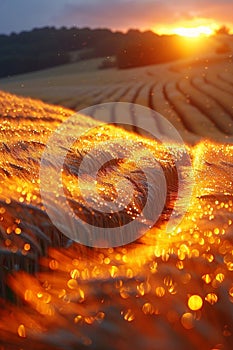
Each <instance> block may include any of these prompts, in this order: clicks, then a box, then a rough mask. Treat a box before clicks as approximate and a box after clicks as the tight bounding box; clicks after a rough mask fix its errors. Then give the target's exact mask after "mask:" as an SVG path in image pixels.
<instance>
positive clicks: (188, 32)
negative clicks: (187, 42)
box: [173, 26, 214, 38]
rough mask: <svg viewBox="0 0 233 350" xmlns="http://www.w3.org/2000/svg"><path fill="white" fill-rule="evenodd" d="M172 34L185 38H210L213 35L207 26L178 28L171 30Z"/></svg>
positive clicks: (212, 31)
mask: <svg viewBox="0 0 233 350" xmlns="http://www.w3.org/2000/svg"><path fill="white" fill-rule="evenodd" d="M173 33H174V34H177V35H180V36H184V37H187V38H198V37H200V36H210V35H213V34H214V30H213V29H212V28H210V27H208V26H198V27H191V28H190V27H189V28H185V27H180V28H175V29H174V30H173Z"/></svg>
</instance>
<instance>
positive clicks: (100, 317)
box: [0, 102, 233, 349]
mask: <svg viewBox="0 0 233 350" xmlns="http://www.w3.org/2000/svg"><path fill="white" fill-rule="evenodd" d="M38 106H39V107H40V108H41V105H40V103H39V102H38ZM59 111H60V110H59ZM61 112H62V113H63V114H64V113H65V112H64V111H60V112H59V115H61ZM35 115H36V112H35ZM85 121H86V120H85V118H83V119H82V122H83V123H84V122H85ZM90 123H91V121H90ZM55 126H56V125H53V127H52V126H51V125H50V121H49V122H48V124H47V125H46V127H45V125H43V122H42V123H41V125H40V128H41V127H42V129H43V127H44V129H43V130H44V133H46V132H47V135H46V136H44V138H45V139H46V137H48V134H49V132H51V131H52V129H53V128H54V127H55ZM16 127H17V126H16ZM21 128H22V126H21ZM111 130H112V129H111V127H109V128H108V129H107V130H105V131H104V132H103V134H100V138H101V137H102V138H106V139H107V138H108V137H111V136H113V135H112V134H113V132H112V131H111ZM111 132H112V133H111ZM121 132H122V135H125V136H126V135H127V137H132V138H134V140H136V141H137V142H139V140H140V142H141V139H140V138H139V137H137V136H133V135H130V136H129V134H126V133H125V132H124V131H121ZM30 137H31V138H33V140H34V142H35V144H36V145H35V147H38V149H39V150H40V152H41V150H42V149H43V147H41V144H40V143H39V142H41V140H40V138H41V136H38V135H37V134H36V133H35V134H33V136H32V135H31V136H30ZM34 138H35V139H34ZM5 142H6V140H5ZM145 143H146V145H147V146H148V147H150V149H153V152H154V155H155V157H160V158H161V157H164V160H165V161H169V159H170V158H169V157H168V155H167V154H166V152H165V151H164V149H163V147H162V146H161V145H157V144H155V143H154V142H152V141H145ZM33 147H34V146H33ZM25 149H26V145H25V144H24V145H23V147H22V150H21V151H22V152H25ZM38 149H37V152H39V151H38ZM188 150H189V153H190V155H191V158H192V164H193V168H194V176H195V180H196V181H195V185H194V190H193V194H192V198H191V203H190V206H189V208H188V210H187V213H186V215H185V216H184V218H183V220H182V221H181V223H180V224H179V226H178V227H177V228H176V229H175V230H174V232H171V233H169V234H168V233H167V232H166V231H165V230H164V226H163V225H164V222H161V223H160V224H159V225H158V226H155V227H153V228H151V229H150V230H149V231H148V232H147V233H146V234H145V235H144V236H143V237H142V238H140V239H139V240H138V241H136V242H133V243H132V244H130V245H127V246H125V247H118V248H109V249H90V248H87V247H84V246H81V245H79V244H77V243H76V244H72V245H70V244H69V243H70V242H68V243H67V240H65V239H64V237H61V236H60V234H59V233H58V232H56V231H55V230H52V229H51V223H48V219H47V218H46V217H45V216H44V212H43V208H42V206H41V203H40V196H39V186H38V185H39V181H38V174H36V173H35V169H36V166H35V164H34V163H33V165H31V163H29V169H30V171H29V172H28V173H26V175H25V173H23V175H22V173H21V172H18V169H16V168H11V167H10V165H9V164H4V167H3V168H4V170H5V171H8V172H10V171H11V173H12V176H11V177H7V176H5V175H4V176H3V179H4V181H3V182H2V187H1V188H0V193H1V208H0V215H1V224H2V228H3V229H5V236H4V247H3V248H4V249H3V250H2V252H3V253H4V254H5V250H6V249H9V250H7V252H8V254H9V256H10V257H12V255H14V254H15V253H17V254H15V255H17V256H19V255H20V253H21V252H23V251H24V252H25V254H26V255H25V256H23V258H22V257H21V258H20V259H19V260H16V262H17V264H18V266H23V267H24V269H27V267H28V265H30V264H31V265H32V263H31V261H33V260H29V261H30V264H28V261H27V260H24V259H25V257H26V258H28V259H33V258H34V257H35V256H36V257H38V256H41V255H43V251H41V249H42V248H41V247H43V248H44V249H45V248H47V250H46V253H47V254H44V255H46V256H45V257H43V258H41V259H40V264H39V265H38V266H37V271H36V272H35V271H33V272H34V274H29V273H26V272H22V271H19V272H15V273H14V274H11V275H10V276H8V277H9V278H8V280H9V286H10V288H11V289H12V290H13V291H14V293H15V294H16V295H17V301H18V302H19V305H20V307H18V306H16V305H12V303H9V304H7V306H6V307H5V310H3V311H2V312H1V318H0V331H1V336H3V335H4V336H6V337H7V335H8V338H7V341H8V342H9V341H10V342H13V343H14V342H15V343H16V344H17V346H18V345H19V343H17V342H19V340H20V341H21V342H20V348H28V343H27V344H26V345H25V343H24V341H26V340H28V339H30V341H31V343H30V348H33V347H32V345H33V344H36V343H38V342H39V341H40V340H39V339H43V342H46V341H47V338H49V339H50V341H51V339H53V341H54V342H55V345H57V346H60V339H59V340H56V339H55V337H53V335H54V334H59V332H61V333H62V332H67V333H65V334H66V336H65V337H63V338H62V341H63V342H64V344H65V343H66V341H67V342H68V341H69V339H70V337H73V338H72V339H73V340H74V341H77V339H78V342H79V343H80V344H85V345H90V344H91V343H92V339H91V336H90V334H91V333H92V332H93V333H92V334H98V332H100V334H101V337H102V339H103V340H102V341H103V342H104V341H106V338H105V336H106V333H105V332H104V329H110V328H111V327H112V329H113V333H114V334H123V335H124V337H128V336H129V334H130V336H132V339H133V337H136V335H137V333H138V334H139V335H140V337H143V336H145V337H146V336H151V337H153V339H155V341H156V339H161V337H163V338H166V337H165V335H164V333H162V334H161V332H160V330H161V328H162V327H161V323H162V324H163V325H164V329H167V334H169V336H170V335H171V336H172V334H173V332H175V331H177V332H178V333H179V335H180V337H184V338H185V340H186V341H187V342H188V344H189V345H190V344H191V345H192V347H193V348H195V346H196V348H197V344H196V343H195V339H198V348H203V349H204V348H214V346H215V345H216V344H223V343H224V344H227V343H226V342H227V340H226V338H229V337H230V334H231V331H230V326H231V325H230V322H229V319H230V317H231V315H232V307H233V284H232V271H233V242H232V223H233V213H232V210H233V196H232V184H233V179H232V159H233V146H232V145H220V144H214V143H211V142H207V141H205V142H201V143H199V144H197V145H196V146H195V147H192V148H191V147H190V148H188ZM37 152H36V153H37ZM12 153H13V152H12ZM22 154H23V155H24V156H25V154H24V153H22ZM22 154H21V155H22ZM27 155H28V153H27ZM17 157H19V155H18V154H17ZM37 157H38V155H37ZM160 158H159V159H160ZM22 159H25V158H23V157H22ZM18 163H20V158H19V159H18ZM38 164H39V163H37V166H38ZM21 165H22V166H23V165H24V166H25V164H24V162H23V161H22V164H21ZM30 166H31V168H30ZM12 177H13V178H14V181H13V180H12ZM70 179H71V176H70V175H69V174H64V181H65V183H66V184H67V187H68V188H69V190H70V193H71V194H72V195H74V197H75V199H76V203H78V204H79V203H80V202H79V201H80V197H79V196H78V193H77V189H75V186H74V184H73V183H72V181H70ZM32 180H33V181H32ZM9 188H10V191H9ZM28 193H30V195H28ZM9 197H10V198H9ZM20 198H23V200H22V201H21V200H20ZM19 202H20V203H21V204H20V205H19ZM14 203H16V208H17V210H15V207H14V206H13V204H14ZM25 205H27V207H26V208H27V209H26V210H25ZM20 208H23V210H22V212H20ZM165 220H166V216H164V221H165ZM28 221H30V225H29V226H26V225H25V222H28ZM23 224H24V226H23ZM33 232H36V235H33ZM52 239H53V242H55V243H56V244H54V245H56V247H53V248H51V247H50V248H49V246H51V241H52ZM24 240H26V242H25V241H24ZM29 242H30V243H29ZM62 246H66V247H63V248H62ZM10 254H11V255H10ZM33 254H34V255H33ZM11 259H12V258H11ZM12 260H13V259H12ZM9 261H10V259H9ZM13 263H15V261H14V260H13ZM20 264H21V265H20ZM23 264H24V265H23ZM29 272H30V271H29ZM223 291H224V292H223ZM219 310H220V311H219ZM219 315H221V317H219ZM9 319H10V322H9ZM151 320H152V321H153V322H152V321H151ZM105 322H107V323H105ZM207 323H208V325H209V327H210V328H208V329H210V331H209V332H210V334H209V336H206V332H201V331H200V329H206V324H207ZM128 324H129V325H133V328H128V327H129V326H128ZM109 325H110V326H109ZM87 327H88V332H87V331H86V329H87ZM215 328H216V329H218V330H219V331H218V332H216V335H215V334H214V341H212V340H211V339H212V336H213V333H214V332H213V330H214V329H215ZM132 329H133V330H134V333H130V332H132ZM190 330H192V332H193V337H189V335H190V333H189V331H190ZM87 333H88V336H87ZM9 334H10V336H9ZM132 334H133V335H132ZM14 337H15V338H14ZM101 337H100V338H101ZM19 338H20V339H19ZM114 339H115V338H114ZM56 342H57V343H56ZM48 343H49V342H48ZM49 344H50V343H49ZM64 346H65V345H64ZM68 347H69V345H68V346H67V348H68ZM100 348H101V347H100ZM167 348H168V347H167ZM226 348H227V347H226Z"/></svg>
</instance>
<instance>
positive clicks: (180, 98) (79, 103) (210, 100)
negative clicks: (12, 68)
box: [0, 37, 233, 144]
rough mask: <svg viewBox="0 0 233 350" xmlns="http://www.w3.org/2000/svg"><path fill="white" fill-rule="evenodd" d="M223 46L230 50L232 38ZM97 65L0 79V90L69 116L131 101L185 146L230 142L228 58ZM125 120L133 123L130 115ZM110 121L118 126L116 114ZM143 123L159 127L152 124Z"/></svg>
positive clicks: (209, 55) (232, 85)
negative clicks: (157, 117) (163, 121)
mask: <svg viewBox="0 0 233 350" xmlns="http://www.w3.org/2000/svg"><path fill="white" fill-rule="evenodd" d="M222 40H223V39H222ZM225 40H226V39H225ZM227 42H229V43H230V47H231V46H232V39H231V37H230V39H228V41H227ZM215 47H216V43H215V45H214V48H215ZM100 63H101V59H95V60H89V61H83V62H78V63H73V64H70V65H65V66H61V67H57V68H53V69H48V70H45V71H40V72H35V73H31V74H26V75H22V76H16V77H11V78H8V79H2V80H0V88H1V89H2V90H5V91H9V92H12V93H16V94H18V95H22V96H30V97H33V98H38V99H41V100H43V101H45V102H48V103H52V104H57V105H61V106H64V107H68V108H70V109H72V110H74V111H79V110H81V109H83V108H86V107H89V106H92V105H96V104H99V103H105V102H120V101H121V102H132V103H136V104H140V105H143V106H147V107H150V108H151V109H154V110H156V111H157V112H159V113H160V114H162V115H163V116H165V117H166V118H167V119H168V120H169V121H170V122H171V123H172V124H173V125H174V126H175V127H176V128H177V130H179V132H180V134H181V136H182V137H183V139H184V140H185V141H186V142H187V143H189V144H195V143H196V142H197V141H198V140H200V139H203V138H204V139H211V140H215V141H219V142H232V140H233V138H232V137H233V124H232V121H233V107H232V95H233V65H232V54H231V53H227V54H215V53H213V50H212V51H210V52H205V50H204V49H202V50H201V54H200V53H199V52H195V54H193V57H191V58H190V59H186V60H183V61H182V60H181V61H177V62H172V63H167V64H161V65H155V66H147V67H142V68H135V69H128V70H117V69H108V70H99V69H98V67H99V65H100ZM93 116H94V112H93ZM94 117H95V116H94ZM126 118H127V120H128V122H133V117H132V115H130V111H129V112H128V116H126ZM109 121H110V122H111V121H115V122H117V113H115V115H114V113H113V114H112V115H111V116H110V117H109ZM143 122H144V123H145V124H147V123H148V124H149V125H150V127H151V126H152V127H153V123H154V127H155V128H158V125H156V121H151V120H147V119H146V118H145V120H144V121H143ZM134 131H135V128H134ZM136 131H137V130H136ZM159 132H160V133H161V134H162V133H163V130H159Z"/></svg>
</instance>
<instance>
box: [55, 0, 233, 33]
mask: <svg viewBox="0 0 233 350" xmlns="http://www.w3.org/2000/svg"><path fill="white" fill-rule="evenodd" d="M232 12H233V4H232V0H224V1H221V2H220V1H219V0H218V1H217V0H190V1H186V0H179V2H173V1H170V0H163V1H162V0H157V1H156V0H143V1H141V0H111V1H108V0H92V1H90V0H85V1H83V0H81V1H79V2H77V1H76V2H72V1H71V0H70V2H69V3H66V4H64V6H63V8H62V9H61V11H60V13H59V14H58V15H57V16H55V17H53V21H54V22H56V24H61V23H63V24H64V25H68V26H72V25H77V26H87V25H88V26H91V27H111V28H114V29H126V28H129V27H133V28H136V27H139V28H151V27H156V26H158V25H159V24H162V25H168V26H172V25H173V24H174V23H177V22H181V21H192V20H193V19H194V18H195V17H197V16H199V17H202V18H213V19H216V20H218V21H220V22H221V21H227V22H228V23H229V22H232V20H231V17H232Z"/></svg>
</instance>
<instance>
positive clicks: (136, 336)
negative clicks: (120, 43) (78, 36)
mask: <svg viewBox="0 0 233 350" xmlns="http://www.w3.org/2000/svg"><path fill="white" fill-rule="evenodd" d="M99 63H100V61H99V60H93V61H88V62H81V63H76V64H72V65H69V66H64V67H59V68H56V69H55V68H54V69H50V70H47V71H43V72H37V73H32V74H28V75H25V76H18V77H12V78H8V79H5V80H1V81H0V89H1V90H5V91H10V92H12V93H16V94H17V95H24V96H31V97H34V98H37V99H38V100H34V99H31V98H24V97H20V96H15V95H11V94H9V93H7V92H4V91H0V120H1V124H0V149H1V157H0V252H1V256H0V277H1V283H0V295H1V299H0V306H1V309H0V349H1V350H19V349H35V350H47V349H49V350H76V349H80V350H85V349H88V348H89V349H90V350H109V349H112V350H129V349H131V348H132V349H135V350H141V349H143V350H186V349H190V350H199V349H207V350H232V344H233V327H232V325H233V317H232V315H233V283H232V271H233V235H232V225H233V189H232V183H233V173H232V167H233V144H232V141H233V126H232V125H233V124H232V123H233V108H232V107H233V104H232V103H233V99H232V97H233V69H232V56H231V54H227V55H225V54H222V55H211V56H210V57H208V58H207V56H205V57H200V59H198V60H194V59H193V58H192V59H190V60H187V61H179V62H173V63H169V64H163V65H160V66H148V67H143V68H137V69H131V70H124V71H117V70H115V69H110V70H98V69H97V67H98V65H99ZM39 99H40V100H39ZM41 99H42V100H44V101H45V102H50V103H53V104H55V105H50V104H47V103H44V102H42V101H41ZM118 101H122V102H133V103H136V104H140V105H142V106H149V107H151V108H154V109H156V110H157V111H158V112H160V113H161V114H162V115H164V116H166V118H167V119H168V120H169V121H171V123H172V124H173V125H174V126H175V127H176V128H177V130H179V132H180V133H181V135H182V137H183V139H184V140H185V142H186V144H185V146H184V147H182V146H180V145H179V146H177V145H174V144H173V145H170V144H169V147H167V145H166V144H161V143H159V142H157V141H155V140H151V139H149V138H144V137H142V136H141V135H138V134H137V133H140V132H141V130H137V129H136V130H135V129H134V128H133V127H132V131H134V132H128V131H126V130H122V129H119V128H118V129H117V128H115V127H114V126H113V125H107V126H106V125H105V126H104V127H102V126H101V125H99V123H98V121H96V120H93V119H92V118H89V117H87V116H83V115H81V114H79V115H78V117H77V119H76V122H75V123H73V124H72V128H73V129H74V130H75V131H80V132H82V131H86V130H87V129H88V130H89V129H90V130H89V131H88V133H84V134H83V135H82V137H81V138H80V139H78V140H75V141H74V139H73V138H72V136H73V134H72V133H68V139H69V138H70V140H71V141H72V146H71V147H70V148H69V147H68V146H67V144H66V143H64V144H63V143H62V142H60V133H59V132H58V133H57V135H58V139H56V138H55V139H53V138H52V142H51V143H50V147H51V150H52V151H53V152H52V156H51V157H50V158H49V157H48V158H45V161H44V163H43V164H44V167H45V168H44V169H45V170H44V171H45V172H44V173H43V172H41V164H42V159H43V156H42V155H43V152H44V150H45V147H46V144H47V142H48V139H49V137H50V136H51V135H54V131H55V129H56V128H58V127H59V125H61V124H62V122H63V124H62V125H63V128H64V122H65V121H66V120H67V119H69V118H68V117H71V116H72V115H73V113H74V111H75V110H80V109H82V108H85V107H88V106H91V105H95V104H97V103H101V102H113V103H115V102H118ZM61 105H63V106H65V107H68V108H69V109H68V108H65V107H62V106H61ZM113 106H114V105H113ZM116 108H117V106H116ZM116 108H113V112H114V113H112V114H110V115H109V121H110V122H115V121H117V118H118V117H119V116H120V111H119V110H118V111H117V110H116ZM92 110H93V116H94V117H96V115H98V116H100V113H98V112H99V111H98V109H97V108H93V109H92ZM118 112H119V113H118ZM124 113H125V111H124ZM134 117H135V115H134V114H133V113H132V110H131V109H130V108H129V110H128V112H127V114H126V115H125V118H126V121H131V122H132V124H133V123H134V121H135V120H134ZM142 118H143V123H145V125H147V126H149V127H150V128H151V129H152V128H153V127H154V128H155V130H158V131H159V133H161V135H162V134H163V133H165V132H166V133H167V130H163V124H162V125H161V124H156V123H157V120H155V119H153V118H151V117H150V115H149V114H148V116H147V117H146V116H145V115H144V116H143V117H142ZM153 123H154V124H153ZM153 125H154V126H153ZM74 126H75V127H74ZM61 130H62V129H60V131H61ZM65 130H68V131H69V132H70V130H72V129H69V128H67V129H66V128H65ZM135 131H136V132H137V133H135ZM54 140H55V142H53V141H54ZM57 140H58V142H57ZM127 142H128V143H127ZM128 144H130V145H131V146H132V147H128V146H127V145H128ZM171 146H172V147H171ZM92 150H94V151H95V152H97V153H93V154H91V153H90V152H91V151H92ZM64 151H65V153H66V155H65V159H64V163H62V169H58V167H59V164H60V154H61V152H64ZM56 152H58V153H56ZM101 152H102V153H101ZM124 152H125V153H124ZM101 154H103V155H104V158H103V159H102V158H101V157H100V155H101ZM122 154H123V155H124V157H123V156H122ZM108 155H111V157H112V159H113V160H116V161H115V162H112V163H111V162H108V161H106V158H105V156H106V157H107V156H108ZM187 155H188V156H189V157H188V158H187ZM85 158H87V159H88V160H89V161H90V162H89V163H88V165H89V168H88V169H86V173H82V174H81V175H80V176H78V175H79V172H78V171H79V169H80V167H81V163H82V161H83V160H84V159H85ZM101 160H104V162H103V163H101ZM189 160H190V163H189ZM95 162H97V164H98V166H100V168H98V169H100V171H99V172H98V174H97V175H96V171H95V170H96V169H95ZM190 165H191V166H190ZM159 169H160V170H162V171H161V172H159ZM157 172H158V174H160V176H155V175H156V174H157ZM43 174H44V175H43ZM57 174H58V175H59V176H60V178H61V183H59V185H60V184H61V185H62V186H60V187H59V186H57V187H56V186H55V183H54V178H56V176H57ZM145 174H146V175H147V176H148V178H146V177H145ZM161 174H162V175H163V176H162V175H161ZM179 176H180V177H179ZM78 177H79V178H78ZM77 178H78V180H80V183H81V181H82V185H83V188H82V191H81V190H80V188H79V187H78V186H77ZM162 178H163V179H165V182H166V197H165V198H164V202H162V211H161V217H160V218H159V220H158V221H156V223H154V222H153V219H154V215H155V213H157V211H156V210H157V206H158V205H159V204H161V203H160V202H161V188H162V185H163V181H162ZM160 180H161V182H159V181H160ZM93 184H94V185H93ZM118 184H119V186H121V187H120V191H119V193H118V192H117V190H116V186H117V185H118ZM43 186H45V188H46V189H47V191H45V194H44V196H45V197H46V205H45V203H44V201H43V200H42V199H44V198H45V197H43V198H42V193H43ZM80 186H81V185H80ZM59 188H62V189H63V190H64V192H60V189H59ZM122 193H123V195H122ZM117 194H119V196H117ZM62 200H65V201H63V202H62ZM122 200H126V202H123V204H124V203H126V204H124V207H123V209H122V207H120V205H122ZM145 200H146V202H148V203H149V205H148V208H149V212H147V213H145V212H144V207H146V204H145ZM112 201H114V202H115V203H116V205H117V208H121V210H120V209H119V210H118V211H116V212H113V213H112V211H110V212H109V211H108V212H106V211H104V209H105V205H106V202H107V203H111V202H112ZM67 203H68V204H69V205H68V206H67V205H66V204H67ZM87 203H88V204H87ZM93 203H94V204H95V205H96V206H93V207H92V206H90V205H91V204H93ZM46 209H47V211H46ZM71 209H72V211H71ZM48 210H51V212H52V215H54V216H55V221H53V223H52V222H51V220H52V219H51V217H48ZM73 214H75V215H76V216H78V217H79V218H81V219H82V220H83V221H84V224H83V225H82V226H81V227H80V226H75V224H74V222H73V221H72V218H73ZM173 214H174V215H173ZM52 218H53V217H52ZM130 220H131V221H132V222H134V221H137V220H138V223H139V225H140V226H139V228H140V230H142V231H143V232H144V233H145V234H144V235H140V237H138V236H137V239H134V240H131V243H130V244H126V245H124V246H117V247H115V246H114V247H112V246H108V245H104V244H105V243H106V241H105V240H104V239H106V240H107V238H108V237H109V235H107V233H108V231H107V230H106V231H105V236H104V239H103V237H101V239H100V243H102V244H103V245H102V248H101V247H99V246H98V247H96V246H95V247H93V245H91V244H89V246H86V245H82V244H80V241H81V238H82V239H87V241H88V242H89V243H90V242H93V240H94V241H95V242H98V239H99V237H98V235H97V237H96V236H94V235H93V229H92V227H94V231H95V229H96V228H97V227H98V228H99V227H100V228H104V229H106V228H107V229H109V228H112V227H113V228H115V227H118V228H120V231H118V232H119V235H118V237H117V238H118V239H119V240H120V242H122V241H123V240H124V238H125V235H129V236H130V237H131V236H133V237H135V236H134V234H135V232H134V231H137V230H136V229H130V230H128V228H127V225H126V224H128V223H129V222H131V221H130ZM169 222H170V223H171V224H172V229H171V230H169V231H167V226H168V224H169ZM88 224H90V225H88ZM90 226H91V228H90ZM125 227H126V228H125ZM133 227H134V226H133ZM63 229H66V230H68V231H70V232H71V233H72V234H74V236H75V235H76V236H75V237H78V240H76V243H75V242H72V241H71V239H69V238H70V236H66V235H65V234H63V233H64V231H63ZM96 230H97V229H96ZM62 232H63V233H62ZM106 232H107V233H106ZM136 233H137V232H136ZM106 247H107V248H106Z"/></svg>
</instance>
